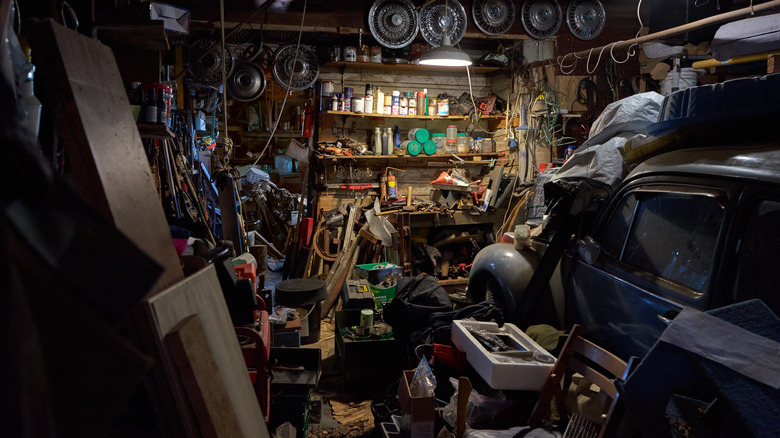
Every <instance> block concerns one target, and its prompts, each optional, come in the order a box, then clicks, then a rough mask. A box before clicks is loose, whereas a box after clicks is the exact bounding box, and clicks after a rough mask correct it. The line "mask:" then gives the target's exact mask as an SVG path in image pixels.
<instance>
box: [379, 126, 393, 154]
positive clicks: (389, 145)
mask: <svg viewBox="0 0 780 438" xmlns="http://www.w3.org/2000/svg"><path fill="white" fill-rule="evenodd" d="M385 134H387V149H382V154H383V155H392V154H393V150H394V149H395V135H394V134H393V128H389V127H388V128H387V129H386V130H385ZM382 146H383V147H384V144H383V145H382Z"/></svg>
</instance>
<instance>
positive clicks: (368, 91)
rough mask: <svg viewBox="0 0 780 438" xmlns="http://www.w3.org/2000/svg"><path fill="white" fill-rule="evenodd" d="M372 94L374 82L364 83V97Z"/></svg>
mask: <svg viewBox="0 0 780 438" xmlns="http://www.w3.org/2000/svg"><path fill="white" fill-rule="evenodd" d="M373 95H374V84H366V97H368V96H373Z"/></svg>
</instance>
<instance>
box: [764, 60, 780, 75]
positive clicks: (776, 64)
mask: <svg viewBox="0 0 780 438" xmlns="http://www.w3.org/2000/svg"><path fill="white" fill-rule="evenodd" d="M772 73H780V55H769V57H768V58H767V59H766V74H772Z"/></svg>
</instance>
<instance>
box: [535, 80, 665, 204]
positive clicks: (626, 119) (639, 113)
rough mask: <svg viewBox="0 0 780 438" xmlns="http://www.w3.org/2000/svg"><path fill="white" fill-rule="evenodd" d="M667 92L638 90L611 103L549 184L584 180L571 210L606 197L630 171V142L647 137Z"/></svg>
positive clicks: (563, 183) (564, 183)
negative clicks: (627, 148)
mask: <svg viewBox="0 0 780 438" xmlns="http://www.w3.org/2000/svg"><path fill="white" fill-rule="evenodd" d="M663 99H664V96H662V95H660V94H658V93H656V92H652V91H651V92H648V93H641V94H635V95H633V96H629V97H626V98H625V99H621V100H619V101H617V102H614V103H611V104H609V105H607V107H606V108H605V109H604V111H603V112H602V113H601V115H600V116H599V117H598V118H597V119H596V121H595V122H593V126H591V130H590V137H589V138H588V140H586V141H585V142H584V143H583V144H582V145H581V146H580V147H578V148H577V150H576V151H575V152H574V154H573V155H572V156H571V158H569V159H568V160H567V161H566V162H565V163H564V164H563V166H561V168H560V170H559V171H558V172H557V173H556V174H555V176H553V178H552V180H551V181H550V182H549V183H548V184H558V185H566V184H572V183H582V186H583V187H587V188H588V189H586V190H580V192H579V193H578V195H577V198H578V199H577V202H575V203H574V205H573V206H572V211H570V213H571V214H576V213H579V212H580V211H582V210H584V209H587V208H588V205H589V204H591V201H592V200H593V199H596V198H598V199H603V198H604V197H605V196H608V195H610V194H611V193H612V191H614V190H615V189H616V188H617V186H618V185H619V184H620V182H621V181H622V180H623V178H625V176H626V175H627V174H628V171H629V168H628V165H627V163H626V162H625V160H624V159H623V147H624V146H625V144H626V142H628V141H629V140H631V139H632V138H635V137H637V136H642V137H644V135H645V133H646V128H647V126H648V125H649V124H651V123H655V122H656V121H657V120H658V114H659V112H660V108H661V102H662V101H663Z"/></svg>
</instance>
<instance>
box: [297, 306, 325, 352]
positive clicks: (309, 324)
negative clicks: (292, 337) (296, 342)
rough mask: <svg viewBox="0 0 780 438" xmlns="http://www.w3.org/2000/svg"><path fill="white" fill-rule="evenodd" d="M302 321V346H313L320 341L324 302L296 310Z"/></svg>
mask: <svg viewBox="0 0 780 438" xmlns="http://www.w3.org/2000/svg"><path fill="white" fill-rule="evenodd" d="M296 310H297V311H298V316H299V317H300V319H301V330H300V333H301V344H313V343H315V342H317V341H319V340H320V312H321V310H322V301H317V304H310V305H308V306H304V307H298V308H296Z"/></svg>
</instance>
